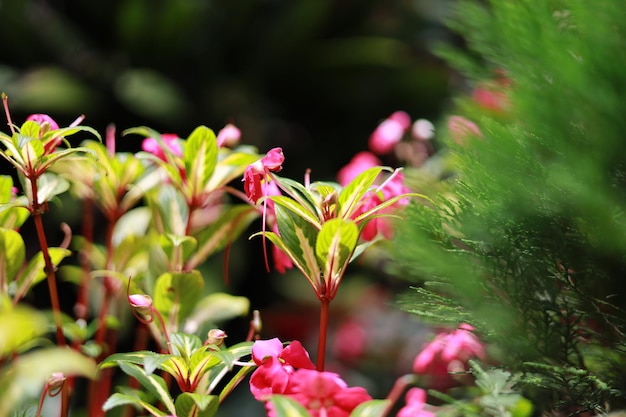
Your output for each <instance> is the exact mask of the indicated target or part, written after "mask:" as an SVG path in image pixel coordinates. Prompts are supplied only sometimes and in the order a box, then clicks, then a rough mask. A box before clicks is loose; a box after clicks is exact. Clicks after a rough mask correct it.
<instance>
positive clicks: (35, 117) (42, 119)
mask: <svg viewBox="0 0 626 417" xmlns="http://www.w3.org/2000/svg"><path fill="white" fill-rule="evenodd" d="M26 120H31V121H33V122H36V123H39V126H41V127H42V128H44V129H45V127H44V125H45V124H47V125H48V130H57V129H58V128H59V125H58V124H57V122H55V121H54V119H53V118H52V117H50V116H48V115H47V114H43V113H36V114H31V115H30V116H28V117H27V118H26Z"/></svg>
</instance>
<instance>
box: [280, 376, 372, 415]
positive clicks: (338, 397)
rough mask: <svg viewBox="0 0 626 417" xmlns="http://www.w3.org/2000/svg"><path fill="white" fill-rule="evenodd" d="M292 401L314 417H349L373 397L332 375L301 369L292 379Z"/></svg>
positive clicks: (288, 393)
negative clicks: (360, 405) (357, 407)
mask: <svg viewBox="0 0 626 417" xmlns="http://www.w3.org/2000/svg"><path fill="white" fill-rule="evenodd" d="M286 395H288V396H289V397H291V398H293V399H294V400H296V401H298V402H299V403H300V404H302V405H303V406H304V408H306V409H307V411H308V412H309V413H310V414H311V416H312V417H348V416H349V415H350V413H351V412H352V410H354V409H355V408H356V406H358V405H359V404H361V403H363V402H365V401H369V400H371V399H372V397H371V396H370V395H369V394H368V393H367V391H366V390H365V388H363V387H348V385H347V384H346V383H345V382H344V381H343V380H342V379H341V377H339V375H337V374H335V373H333V372H319V371H316V370H310V369H298V370H297V371H295V372H294V373H293V375H292V376H291V379H290V386H289V390H288V392H287V393H286Z"/></svg>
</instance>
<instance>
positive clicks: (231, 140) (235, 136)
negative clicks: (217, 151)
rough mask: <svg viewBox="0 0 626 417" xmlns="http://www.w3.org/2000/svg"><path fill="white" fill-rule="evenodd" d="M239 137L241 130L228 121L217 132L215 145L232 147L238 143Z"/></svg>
mask: <svg viewBox="0 0 626 417" xmlns="http://www.w3.org/2000/svg"><path fill="white" fill-rule="evenodd" d="M240 139H241V131H240V130H239V128H238V127H237V126H235V125H234V124H232V123H228V124H227V125H226V126H224V127H223V128H222V129H221V130H220V131H219V132H218V133H217V146H218V147H220V148H221V147H222V146H227V147H229V148H232V147H233V146H235V145H237V144H238V143H239V140H240Z"/></svg>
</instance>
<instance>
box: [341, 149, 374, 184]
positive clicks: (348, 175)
mask: <svg viewBox="0 0 626 417" xmlns="http://www.w3.org/2000/svg"><path fill="white" fill-rule="evenodd" d="M379 165H381V162H380V159H378V157H377V156H376V155H374V154H373V153H371V152H367V151H362V152H359V153H357V154H356V155H354V156H353V157H352V159H351V160H350V162H348V164H347V165H345V166H344V167H343V168H341V169H340V170H339V173H338V175H337V181H338V182H339V184H341V185H343V186H345V185H347V184H349V183H350V181H352V180H353V179H355V178H356V176H357V175H359V174H360V173H361V172H363V171H365V170H366V169H368V168H373V167H375V166H379Z"/></svg>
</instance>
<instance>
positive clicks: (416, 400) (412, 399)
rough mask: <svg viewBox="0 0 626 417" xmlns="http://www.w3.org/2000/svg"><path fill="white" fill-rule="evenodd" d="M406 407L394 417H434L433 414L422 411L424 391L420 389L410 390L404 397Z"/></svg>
mask: <svg viewBox="0 0 626 417" xmlns="http://www.w3.org/2000/svg"><path fill="white" fill-rule="evenodd" d="M405 401H406V405H405V406H404V407H402V408H401V409H400V411H398V414H397V415H396V417H435V413H431V412H430V411H425V410H424V405H425V404H426V391H424V390H423V389H421V388H411V389H409V390H408V391H407V393H406V396H405Z"/></svg>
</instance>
